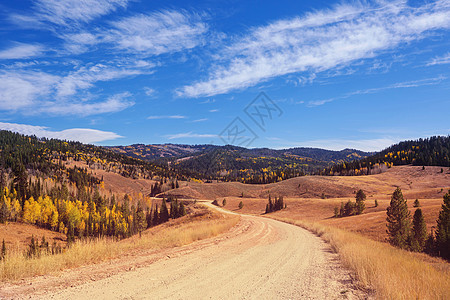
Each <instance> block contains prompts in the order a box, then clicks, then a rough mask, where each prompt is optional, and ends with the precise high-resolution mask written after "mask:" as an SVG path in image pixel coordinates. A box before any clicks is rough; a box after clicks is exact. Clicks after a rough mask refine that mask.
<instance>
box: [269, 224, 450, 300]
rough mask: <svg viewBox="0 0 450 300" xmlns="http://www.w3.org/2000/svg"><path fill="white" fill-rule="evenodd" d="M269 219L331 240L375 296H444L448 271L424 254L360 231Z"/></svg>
mask: <svg viewBox="0 0 450 300" xmlns="http://www.w3.org/2000/svg"><path fill="white" fill-rule="evenodd" d="M271 218H273V219H276V220H280V221H283V222H287V223H290V224H294V225H297V226H300V227H303V228H305V229H307V230H310V231H312V232H313V233H315V234H317V235H318V236H320V237H321V238H322V239H323V240H325V241H326V242H328V243H330V245H331V247H332V248H333V249H334V250H335V251H336V252H337V253H339V256H340V258H341V260H342V262H343V264H344V265H345V266H346V267H348V268H349V269H351V270H353V271H354V272H355V273H356V278H357V279H358V283H359V284H361V288H363V289H366V290H369V291H372V292H373V293H375V297H376V298H377V299H446V297H448V295H449V291H450V273H449V272H448V270H438V269H436V268H434V267H433V266H432V265H431V264H429V263H427V262H426V261H427V258H426V257H425V256H424V255H423V254H417V253H413V252H409V251H406V250H402V249H399V248H395V247H392V246H390V245H389V244H386V243H382V242H377V241H374V240H371V239H369V238H366V237H363V236H362V235H360V234H357V233H353V232H349V231H345V230H341V229H337V228H334V227H330V226H325V225H322V224H319V223H317V222H303V221H299V220H293V219H288V218H279V217H276V216H271Z"/></svg>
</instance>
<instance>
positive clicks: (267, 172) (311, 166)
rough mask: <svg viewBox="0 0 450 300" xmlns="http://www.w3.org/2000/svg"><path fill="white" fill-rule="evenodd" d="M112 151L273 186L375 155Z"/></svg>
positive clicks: (230, 149) (171, 147)
mask: <svg viewBox="0 0 450 300" xmlns="http://www.w3.org/2000/svg"><path fill="white" fill-rule="evenodd" d="M109 149H111V150H113V151H116V152H118V153H122V154H125V155H129V156H132V157H135V158H140V159H144V160H147V161H152V162H160V163H162V162H164V163H167V164H169V165H170V166H171V167H172V168H174V169H175V170H176V169H178V170H180V171H181V170H184V171H190V172H194V173H196V174H202V175H203V177H204V178H206V179H220V180H224V181H241V182H244V183H270V182H277V181H281V180H284V179H288V178H292V177H295V176H300V175H305V174H314V173H317V172H319V171H321V170H323V169H324V168H327V167H329V166H331V165H332V164H339V163H342V162H350V161H353V160H357V159H361V158H365V157H367V156H369V155H372V154H373V153H369V152H363V151H359V150H353V149H344V150H341V151H331V150H324V149H318V148H290V149H282V150H275V149H268V148H253V149H247V148H243V147H237V146H232V145H227V146H216V145H179V144H163V145H143V144H135V145H130V146H115V147H109Z"/></svg>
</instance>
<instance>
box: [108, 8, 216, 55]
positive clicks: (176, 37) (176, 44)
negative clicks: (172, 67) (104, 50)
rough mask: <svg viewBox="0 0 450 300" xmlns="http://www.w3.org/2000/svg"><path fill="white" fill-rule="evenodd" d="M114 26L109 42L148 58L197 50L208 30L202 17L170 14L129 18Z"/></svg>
mask: <svg viewBox="0 0 450 300" xmlns="http://www.w3.org/2000/svg"><path fill="white" fill-rule="evenodd" d="M112 25H113V29H112V30H110V31H109V33H107V34H106V35H105V36H104V40H105V41H109V42H112V43H113V44H115V45H116V47H117V48H119V49H124V50H128V51H131V52H138V53H141V54H148V55H159V54H162V53H171V52H177V51H180V50H182V49H190V48H194V47H196V46H197V45H199V44H200V43H201V42H202V36H203V34H204V33H206V31H207V29H208V26H207V25H206V23H204V22H202V20H201V18H200V16H198V15H195V14H190V13H188V12H186V11H169V10H165V11H160V12H155V13H151V14H140V15H136V16H131V17H127V18H124V19H122V20H120V21H115V22H112Z"/></svg>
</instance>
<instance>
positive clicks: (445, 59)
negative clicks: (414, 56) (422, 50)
mask: <svg viewBox="0 0 450 300" xmlns="http://www.w3.org/2000/svg"><path fill="white" fill-rule="evenodd" d="M443 64H450V52H448V53H447V54H445V55H444V56H440V57H435V58H433V60H431V61H430V62H429V63H428V64H427V66H434V65H443Z"/></svg>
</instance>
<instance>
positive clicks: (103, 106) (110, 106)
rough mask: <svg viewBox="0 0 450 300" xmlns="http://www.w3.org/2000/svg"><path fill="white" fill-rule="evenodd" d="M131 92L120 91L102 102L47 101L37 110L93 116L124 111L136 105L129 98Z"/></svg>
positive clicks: (57, 113) (58, 113)
mask: <svg viewBox="0 0 450 300" xmlns="http://www.w3.org/2000/svg"><path fill="white" fill-rule="evenodd" d="M130 97H131V94H130V93H128V92H124V93H120V94H116V95H113V96H111V97H109V98H108V99H107V100H106V101H100V102H93V103H89V102H59V103H54V102H47V103H43V104H42V107H41V108H40V109H39V110H38V111H37V112H39V111H40V112H44V113H50V114H56V115H77V116H91V115H99V114H105V113H114V112H119V111H122V110H124V109H126V108H128V107H130V106H133V105H134V102H133V101H131V100H129V98H130Z"/></svg>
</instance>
